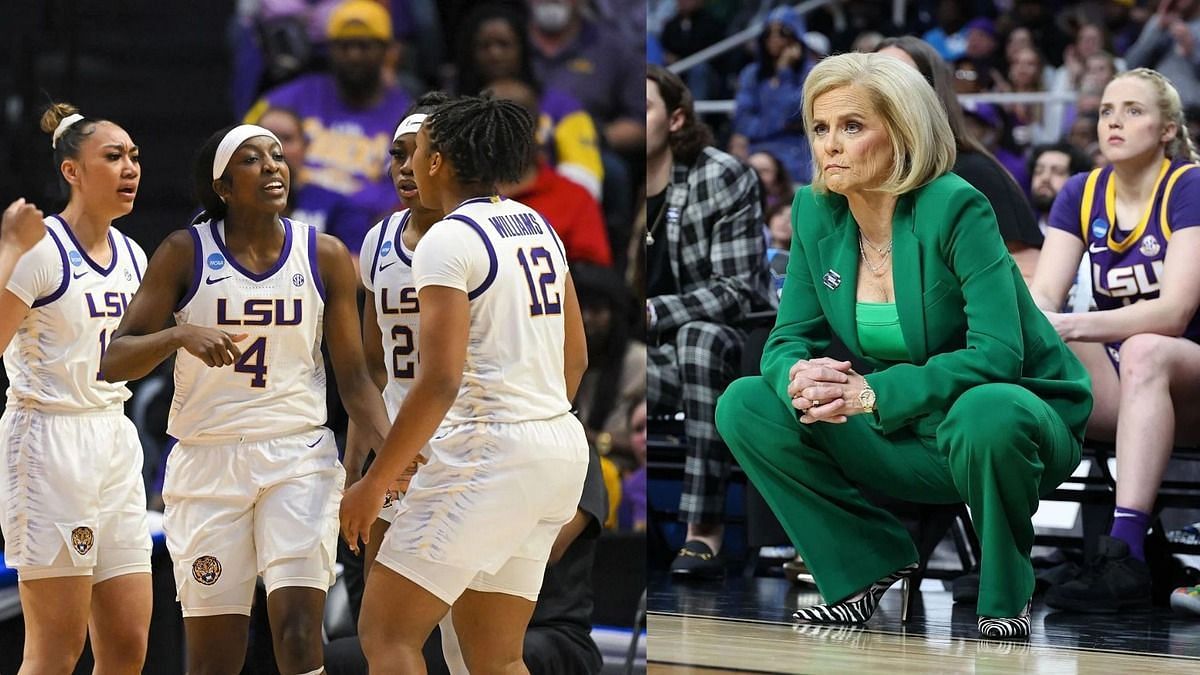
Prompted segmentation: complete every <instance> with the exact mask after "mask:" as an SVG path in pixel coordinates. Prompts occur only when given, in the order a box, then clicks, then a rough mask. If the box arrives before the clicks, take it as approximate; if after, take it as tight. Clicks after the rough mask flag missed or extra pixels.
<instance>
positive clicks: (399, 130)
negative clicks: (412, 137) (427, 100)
mask: <svg viewBox="0 0 1200 675" xmlns="http://www.w3.org/2000/svg"><path fill="white" fill-rule="evenodd" d="M426 117H429V115H426V114H425V113H413V114H411V115H409V116H408V117H405V118H404V120H403V121H402V122H400V126H398V127H396V133H395V134H393V135H392V142H393V143H395V142H396V141H397V140H399V139H400V137H401V136H403V135H404V134H415V133H417V132H418V131H420V130H421V123H422V122H424V121H425V118H426Z"/></svg>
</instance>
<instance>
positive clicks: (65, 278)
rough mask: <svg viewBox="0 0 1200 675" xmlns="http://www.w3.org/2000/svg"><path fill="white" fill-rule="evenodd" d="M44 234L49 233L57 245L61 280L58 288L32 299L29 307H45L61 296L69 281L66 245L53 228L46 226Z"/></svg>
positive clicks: (65, 290)
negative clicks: (60, 261) (48, 293)
mask: <svg viewBox="0 0 1200 675" xmlns="http://www.w3.org/2000/svg"><path fill="white" fill-rule="evenodd" d="M57 220H58V222H60V223H61V222H62V219H57ZM46 234H48V235H50V237H51V238H53V239H54V245H55V246H57V247H58V257H59V259H60V260H62V281H60V282H59V284H58V288H56V289H54V292H53V293H51V294H50V295H47V296H46V297H44V298H38V299H37V300H34V301H33V304H32V305H30V306H29V307H30V309H37V308H38V307H45V306H46V305H48V304H50V303H52V302H54V301H55V300H57V299H59V298H61V297H62V294H63V293H66V292H67V286H68V285H69V284H70V283H71V270H70V269H69V268H68V267H67V249H66V247H65V246H63V244H62V240H61V239H59V238H58V234H56V233H55V232H54V230H52V229H50V228H48V227H47V228H46Z"/></svg>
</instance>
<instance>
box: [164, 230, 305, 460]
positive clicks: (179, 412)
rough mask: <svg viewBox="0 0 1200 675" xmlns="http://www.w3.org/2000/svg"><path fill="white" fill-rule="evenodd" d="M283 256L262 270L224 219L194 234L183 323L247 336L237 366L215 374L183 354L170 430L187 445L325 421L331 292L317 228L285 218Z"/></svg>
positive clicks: (179, 312)
mask: <svg viewBox="0 0 1200 675" xmlns="http://www.w3.org/2000/svg"><path fill="white" fill-rule="evenodd" d="M283 227H284V242H283V248H282V249H281V251H280V254H279V259H278V260H277V261H276V262H275V264H274V265H273V266H272V267H271V268H270V269H268V270H267V271H266V272H263V273H262V274H255V273H254V272H251V271H250V270H247V269H245V268H244V267H242V266H241V265H240V264H238V262H237V260H235V259H234V257H233V256H232V255H231V254H230V253H229V251H228V249H227V248H226V247H225V242H224V236H225V223H224V222H223V221H216V222H212V221H205V222H203V223H199V224H196V225H193V226H192V227H191V228H189V230H188V231H189V233H190V234H191V235H192V244H193V246H194V247H195V255H194V257H193V259H194V263H193V268H192V281H191V287H190V288H189V289H188V292H187V295H185V296H184V298H183V300H182V301H181V302H180V303H179V307H178V308H177V309H176V311H175V320H176V322H177V323H180V324H184V323H190V324H194V325H197V326H206V327H209V328H217V329H220V330H224V331H226V332H228V333H231V334H234V335H237V334H238V333H246V334H247V337H246V338H245V339H244V340H242V341H241V342H239V343H237V345H238V348H239V349H241V351H242V356H241V358H239V359H238V360H237V362H236V363H234V364H233V365H232V366H224V367H221V368H210V367H208V366H206V365H204V362H203V361H201V360H200V359H198V358H196V357H195V356H192V355H191V354H189V353H188V352H187V351H186V350H184V349H180V350H179V352H178V355H177V356H176V359H175V398H174V400H173V401H172V402H171V412H170V417H169V418H168V420H167V433H169V434H170V435H171V436H173V437H175V438H177V439H179V441H180V442H182V443H189V444H218V443H231V442H239V441H257V440H263V439H268V438H274V437H278V436H286V435H288V434H292V433H296V432H298V431H302V430H304V429H309V428H312V427H318V426H321V425H322V424H324V423H325V416H326V413H325V364H324V361H323V360H322V357H321V338H322V334H323V326H324V313H325V289H324V287H323V286H322V284H321V277H320V275H319V272H318V267H317V231H316V229H315V228H313V227H311V226H310V225H307V224H305V223H299V222H295V221H292V220H289V219H287V218H284V219H283Z"/></svg>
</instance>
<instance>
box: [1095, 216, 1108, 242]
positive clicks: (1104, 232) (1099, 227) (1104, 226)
mask: <svg viewBox="0 0 1200 675" xmlns="http://www.w3.org/2000/svg"><path fill="white" fill-rule="evenodd" d="M1092 236H1093V237H1095V238H1097V239H1103V238H1104V237H1106V236H1108V223H1106V222H1105V221H1104V219H1103V218H1097V219H1095V220H1093V221H1092Z"/></svg>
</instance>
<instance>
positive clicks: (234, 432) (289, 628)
mask: <svg viewBox="0 0 1200 675" xmlns="http://www.w3.org/2000/svg"><path fill="white" fill-rule="evenodd" d="M196 179H197V187H198V193H199V194H201V195H203V196H202V200H203V202H204V207H205V213H204V214H202V215H201V216H200V217H198V219H197V222H196V223H194V224H193V225H192V227H190V228H188V229H187V230H183V231H180V232H176V233H173V234H172V235H171V236H170V237H169V238H168V239H167V240H166V242H164V244H163V246H162V247H161V248H160V249H159V251H157V252H156V253H155V255H154V259H153V260H152V261H151V262H150V267H149V269H148V270H147V273H146V283H145V285H144V286H143V291H142V292H141V293H139V294H138V295H137V296H136V297H135V298H134V300H133V301H132V302H131V303H130V306H129V310H128V312H127V314H126V319H125V320H124V321H123V322H122V324H121V327H120V329H119V330H118V331H117V335H116V338H115V339H114V340H113V342H112V344H111V345H110V346H109V350H108V352H107V353H106V355H105V359H104V363H103V368H104V372H105V375H106V376H112V377H118V376H119V377H140V376H142V375H144V374H145V373H146V372H148V371H149V370H151V369H152V368H153V367H154V366H156V365H157V364H158V363H160V362H161V361H163V360H164V359H166V358H167V357H168V356H170V355H171V354H174V353H176V352H178V355H177V357H176V362H175V399H174V401H173V402H172V406H171V414H170V418H169V421H168V426H167V431H168V433H169V434H170V435H171V436H174V437H175V438H177V439H179V444H178V445H177V446H176V447H175V449H174V450H173V451H172V453H171V455H170V457H169V458H168V460H167V470H166V471H167V472H166V482H165V485H164V487H163V500H164V502H165V503H166V505H167V509H166V518H165V521H164V529H165V530H166V533H167V545H168V547H169V548H170V551H171V556H172V558H173V559H174V561H175V583H176V588H177V591H178V595H179V600H180V603H181V604H182V606H183V614H184V625H185V628H186V631H187V644H188V670H189V671H190V672H237V671H238V670H239V669H240V668H241V665H242V661H243V659H244V656H245V651H246V650H245V647H246V640H247V631H248V625H249V615H250V605H251V601H252V598H253V594H254V586H255V581H256V579H257V577H258V576H259V575H260V574H261V575H262V577H263V581H264V583H265V585H266V588H267V611H268V615H269V617H270V621H271V627H272V636H273V639H274V647H275V658H276V661H277V663H278V665H279V668H280V671H281V672H282V673H284V674H285V675H297V674H305V675H312V674H315V673H320V672H323V667H322V645H321V619H322V614H323V611H324V603H325V592H326V591H327V590H328V588H329V586H330V585H331V584H332V583H333V580H334V571H333V566H334V557H335V544H336V539H337V508H338V501H339V498H340V496H341V490H342V482H343V479H344V471H343V469H342V466H341V464H340V463H339V462H338V457H337V447H336V445H335V443H334V440H333V433H332V432H331V431H329V430H328V429H326V428H325V427H324V426H323V425H324V423H325V410H326V408H325V372H324V366H323V362H322V358H321V342H322V336H324V338H326V339H327V340H328V341H329V347H330V354H331V359H332V362H333V365H334V368H335V370H336V371H337V375H338V378H337V379H338V384H339V387H340V393H341V396H342V400H343V402H344V403H345V406H346V409H347V411H348V412H349V413H350V415H351V416H352V417H353V418H354V419H356V420H357V421H358V424H359V425H360V427H361V428H362V429H364V430H366V432H367V433H368V434H369V435H370V437H371V440H372V441H374V442H378V440H379V439H380V438H381V437H382V434H383V433H384V432H386V430H387V428H388V424H387V413H386V410H385V409H384V405H383V400H382V397H381V396H380V394H379V390H378V389H377V388H376V387H375V386H374V384H373V383H372V382H371V380H370V377H369V375H368V373H367V369H366V364H365V363H364V361H363V354H362V345H361V342H360V337H359V329H358V310H357V306H356V304H355V298H354V294H355V289H356V286H357V284H356V282H355V279H354V266H353V262H352V261H351V259H350V255H349V253H348V251H347V250H346V248H345V246H343V245H342V244H341V243H340V242H338V241H337V240H336V239H334V238H333V237H330V236H328V235H323V234H319V233H317V232H316V230H315V229H313V228H312V227H311V226H309V225H306V224H304V223H299V222H294V221H291V220H288V219H286V218H280V216H279V214H280V213H281V212H282V211H283V209H284V208H285V207H286V205H287V191H288V186H289V182H290V180H289V179H290V172H289V170H288V167H287V165H286V164H285V163H284V161H283V156H282V149H281V147H280V144H279V140H278V139H277V138H275V137H274V136H273V135H272V134H271V133H270V132H269V131H268V130H266V129H264V128H262V127H256V126H252V125H242V126H238V127H233V128H231V129H229V130H227V131H222V132H218V133H217V134H215V135H214V136H213V137H212V138H211V139H209V142H208V143H207V144H206V145H205V147H204V148H202V149H201V152H200V164H199V166H198V167H197V178H196ZM203 188H207V189H206V190H203V191H202V189H203ZM172 313H174V319H175V323H176V325H175V326H174V327H171V328H166V329H164V328H163V326H164V325H166V324H167V322H168V320H169V319H170V318H171V315H172ZM380 494H381V495H382V492H381V493H380Z"/></svg>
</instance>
